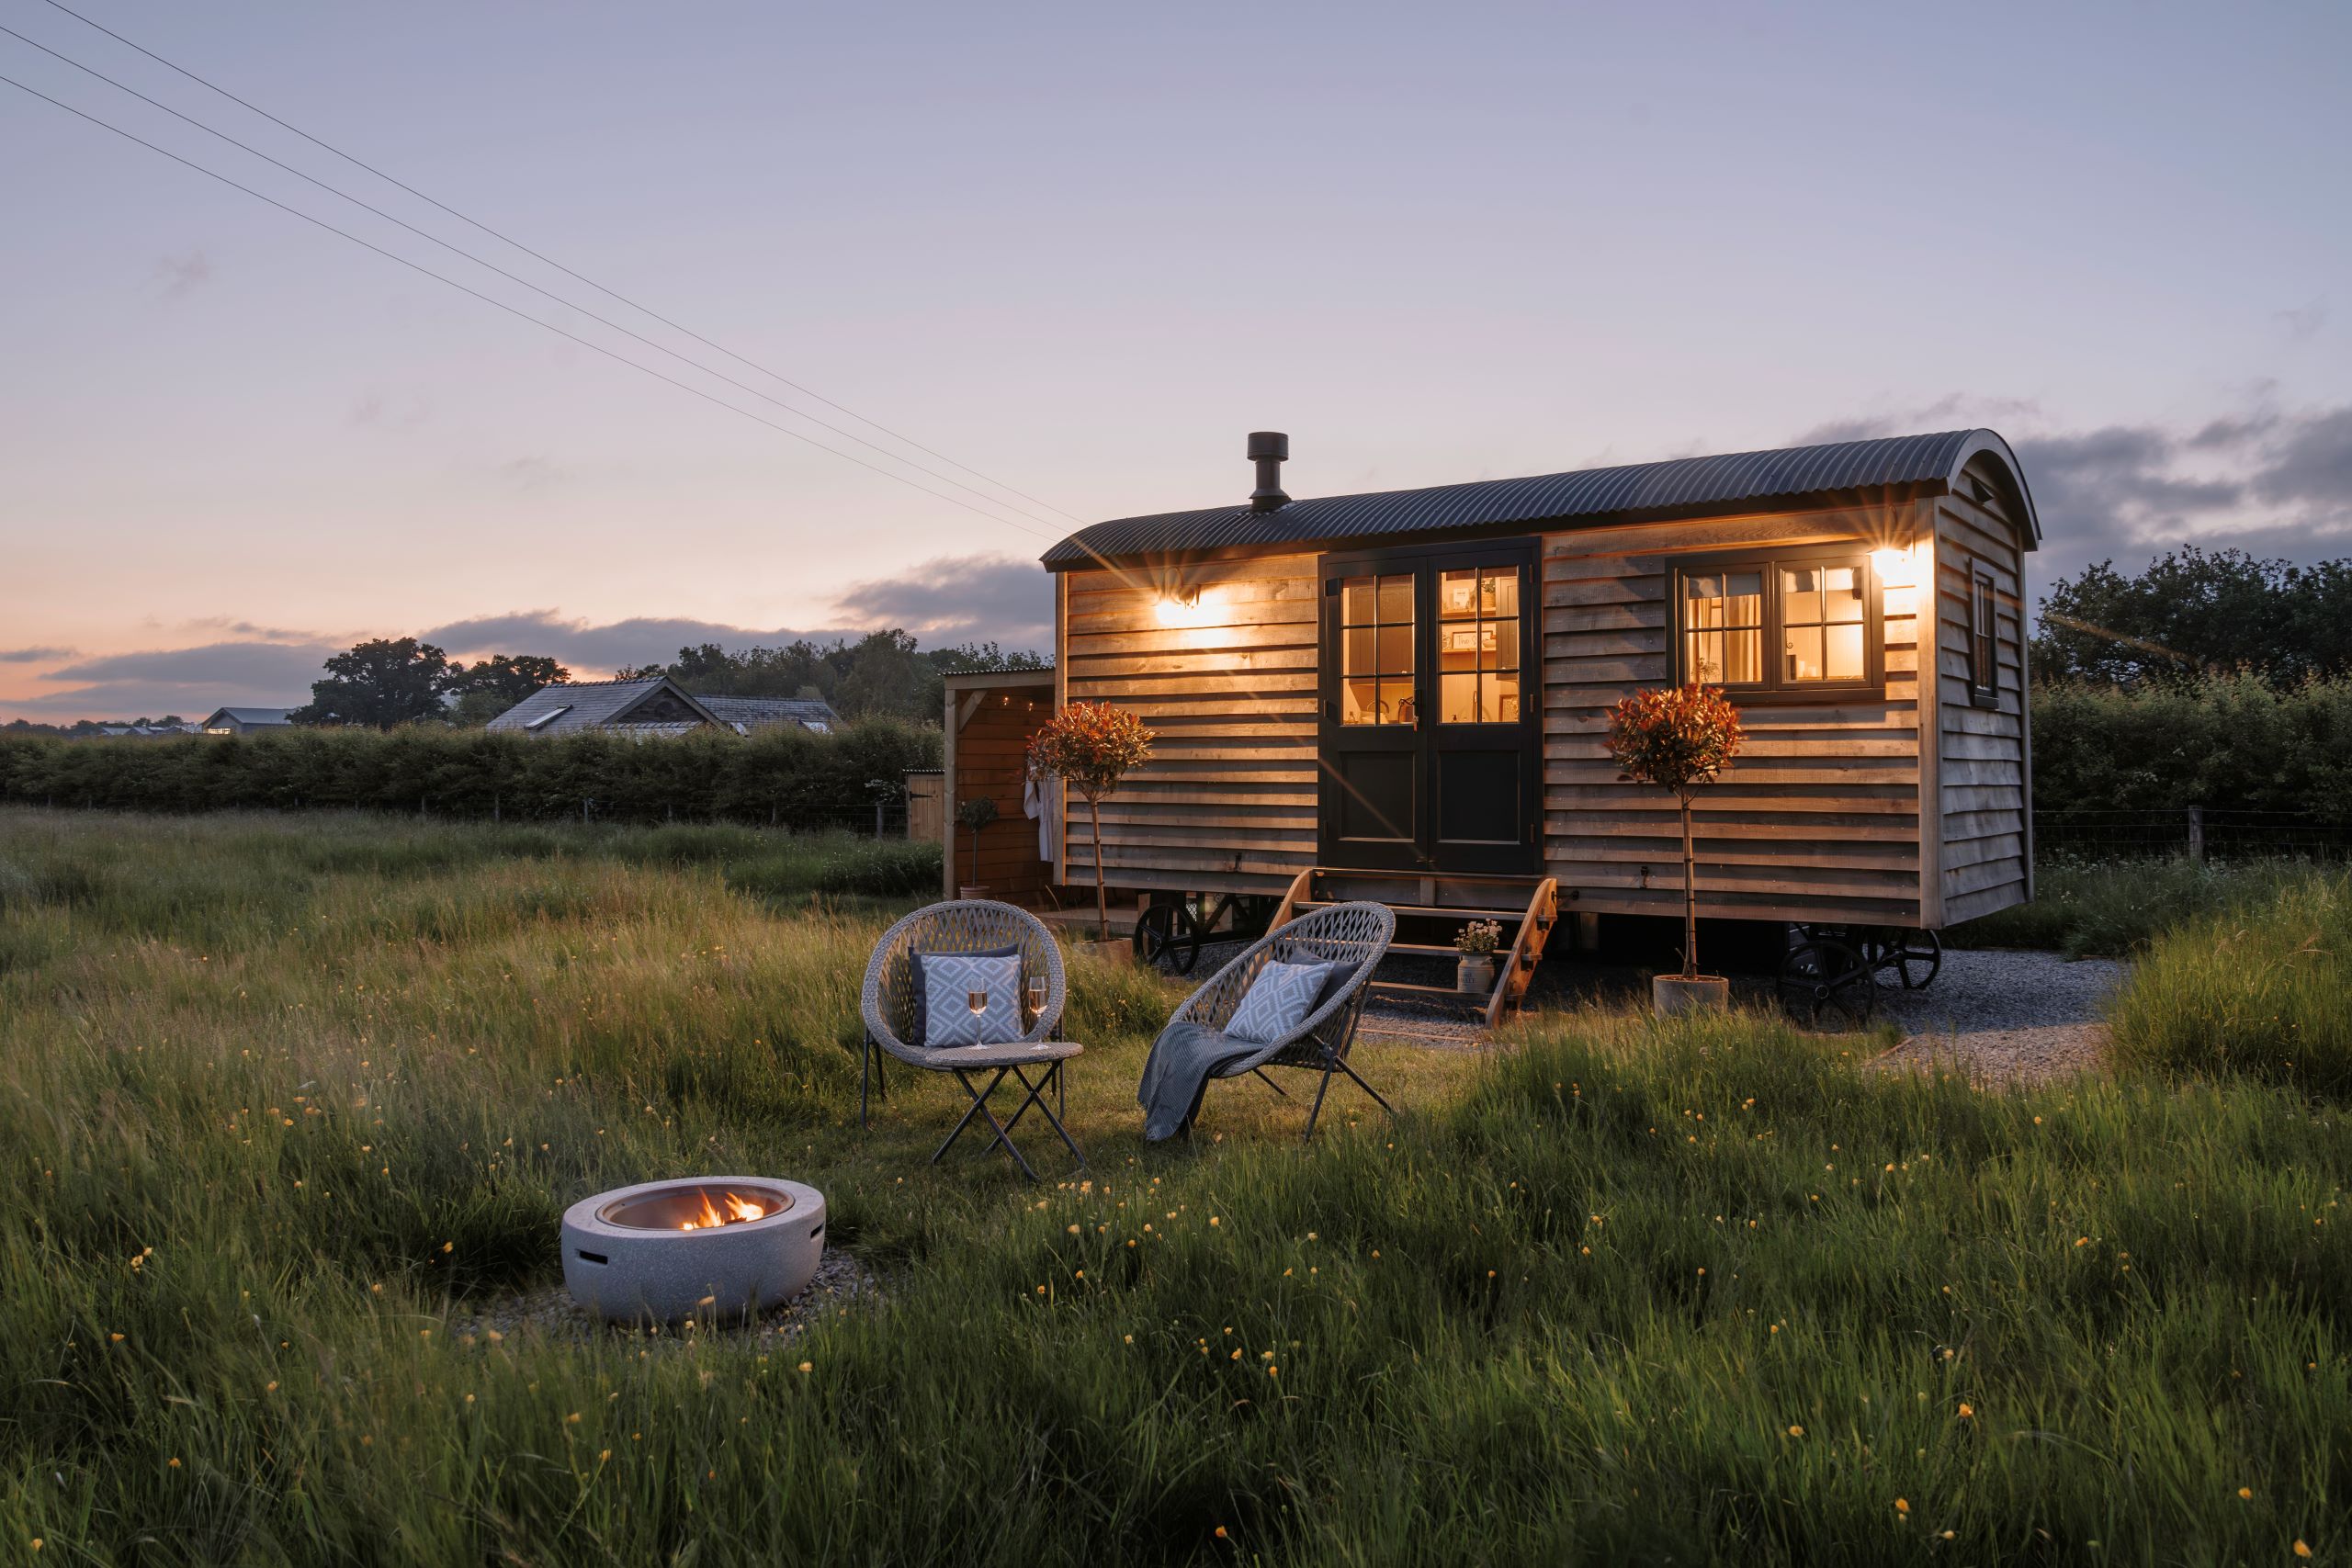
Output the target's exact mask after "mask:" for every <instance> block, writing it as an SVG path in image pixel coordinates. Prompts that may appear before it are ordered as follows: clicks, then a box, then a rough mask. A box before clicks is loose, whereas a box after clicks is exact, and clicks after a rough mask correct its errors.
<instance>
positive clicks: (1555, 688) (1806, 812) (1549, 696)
mask: <svg viewBox="0 0 2352 1568" xmlns="http://www.w3.org/2000/svg"><path fill="white" fill-rule="evenodd" d="M1925 537H1926V522H1925V517H1924V513H1923V509H1922V506H1921V505H1919V504H1914V503H1904V504H1902V505H1900V506H1897V507H1891V508H1880V509H1874V510H1872V511H1870V512H1811V513H1778V514H1759V515H1752V516H1743V517H1711V518H1705V519H1702V520H1698V521H1693V522H1681V523H1665V524H1653V525H1634V526H1624V527H1611V528H1596V529H1582V530H1578V531H1577V532H1574V533H1562V534H1555V535H1551V536H1547V537H1546V538H1545V540H1544V554H1543V563H1544V573H1543V582H1544V858H1545V868H1544V869H1545V870H1546V872H1547V873H1549V874H1551V875H1553V876H1555V877H1557V878H1558V879H1559V882H1560V886H1561V887H1562V889H1563V890H1564V892H1565V891H1566V890H1569V889H1574V890H1575V898H1574V902H1573V904H1572V905H1570V906H1569V907H1570V908H1575V909H1577V910H1580V911H1586V912H1599V913H1610V914H1647V915H1679V913H1680V912H1681V908H1682V847H1681V840H1680V829H1679V821H1678V818H1677V814H1676V811H1675V806H1674V801H1673V799H1672V797H1671V796H1670V795H1667V794H1666V792H1664V791H1662V790H1657V789H1653V788H1650V787H1648V786H1645V785H1641V784H1631V783H1625V782H1622V781H1621V780H1620V779H1619V776H1618V769H1617V766H1616V764H1615V763H1614V762H1612V761H1610V760H1609V756H1608V752H1607V750H1606V747H1605V745H1604V743H1603V737H1604V735H1605V733H1606V731H1607V729H1608V722H1609V709H1610V707H1611V705H1614V704H1615V703H1616V702H1617V700H1618V699H1619V698H1621V697H1623V696H1625V695H1627V694H1630V693H1632V692H1634V691H1636V690H1639V689H1642V688H1645V687H1657V686H1662V685H1665V684H1667V683H1668V682H1669V681H1671V680H1672V678H1673V661H1672V656H1671V651H1670V648H1669V642H1668V638H1669V637H1671V635H1672V629H1671V628H1672V618H1671V609H1670V606H1669V605H1668V584H1669V582H1670V581H1671V578H1670V576H1669V568H1670V565H1671V562H1672V560H1673V558H1674V557H1676V556H1677V555H1683V554H1691V553H1699V554H1714V553H1717V552H1724V551H1738V550H1747V549H1750V548H1756V549H1763V548H1780V547H1803V546H1808V545H1815V544H1832V543H1838V542H1843V541H1849V540H1850V541H1853V542H1854V543H1855V546H1856V552H1857V554H1864V553H1867V552H1868V551H1870V550H1871V549H1873V548H1876V547H1883V546H1886V545H1889V544H1907V545H1909V546H1910V547H1911V553H1912V555H1913V556H1914V558H1915V560H1916V562H1917V565H1916V567H1915V569H1914V571H1913V573H1912V575H1913V576H1914V578H1915V580H1916V581H1918V582H1922V583H1924V582H1925V581H1926V580H1927V574H1928V559H1929V552H1928V549H1927V548H1926V547H1925V545H1924V543H1922V542H1921V541H1923V540H1924V539H1925ZM1918 597H1919V591H1918V590H1917V589H1915V588H1905V587H1893V588H1886V589H1884V590H1883V592H1882V593H1881V599H1882V602H1883V606H1884V610H1885V613H1886V620H1885V641H1884V660H1885V662H1884V671H1885V686H1884V690H1883V694H1872V695H1870V696H1867V697H1860V696H1839V697H1836V698H1825V699H1824V700H1823V701H1822V702H1821V703H1820V704H1819V705H1803V706H1796V705H1770V706H1767V705H1749V706H1747V707H1746V708H1744V709H1743V711H1742V713H1741V723H1742V727H1743V728H1744V729H1745V730H1746V732H1747V744H1746V745H1745V747H1744V748H1743V749H1742V750H1741V752H1740V754H1739V759H1738V761H1737V762H1736V764H1735V765H1734V766H1733V768H1732V769H1731V770H1730V771H1729V772H1727V773H1725V774H1724V776H1723V777H1722V779H1720V780H1719V781H1718V782H1716V783H1715V784H1711V785H1708V786H1706V787H1705V788H1704V789H1702V791H1700V793H1699V795H1698V797H1697V801H1696V810H1695V813H1694V817H1695V828H1696V832H1695V840H1696V845H1697V854H1698V860H1699V862H1700V867H1699V886H1700V912H1701V913H1702V914H1705V915H1711V916H1716V917H1723V918H1731V919H1741V918H1747V919H1804V920H1818V921H1824V922H1829V921H1853V922H1861V923H1889V924H1899V925H1911V924H1914V923H1916V922H1917V920H1918V919H1919V918H1920V898H1919V867H1920V854H1921V846H1920V836H1919V835H1920V827H1921V818H1920V764H1919V739H1920V735H1919V682H1918V668H1919V660H1918V648H1917V626H1918V624H1919V623H1918V619H1917V613H1916V604H1917V598H1918Z"/></svg>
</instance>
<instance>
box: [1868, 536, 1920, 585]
mask: <svg viewBox="0 0 2352 1568" xmlns="http://www.w3.org/2000/svg"><path fill="white" fill-rule="evenodd" d="M1871 570H1873V571H1875V572H1877V573H1878V580H1879V583H1880V585H1881V586H1882V587H1886V588H1909V587H1912V586H1914V585H1915V578H1914V575H1913V568H1912V560H1911V552H1910V551H1909V550H1905V549H1896V548H1894V547H1892V546H1889V547H1887V548H1884V549H1878V550H1872V551H1871Z"/></svg>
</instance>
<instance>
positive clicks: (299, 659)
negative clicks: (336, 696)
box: [40, 642, 340, 694]
mask: <svg viewBox="0 0 2352 1568" xmlns="http://www.w3.org/2000/svg"><path fill="white" fill-rule="evenodd" d="M338 651H340V650H339V649H334V648H332V647H329V646H327V645H325V644H311V645H309V646H304V645H302V644H299V643H287V642H210V643H204V644H200V645H199V646H198V647H195V648H159V649H141V650H140V651H138V652H134V653H108V654H102V655H100V656H98V657H97V658H95V659H85V660H81V661H80V662H79V663H75V664H62V665H59V666H58V667H57V668H55V669H53V670H44V671H41V673H40V679H41V680H43V681H46V682H60V683H63V682H73V683H75V684H80V685H95V684H110V683H114V682H146V683H148V684H153V685H168V686H183V687H187V688H190V689H196V688H203V689H205V690H210V689H211V688H213V687H216V686H222V685H230V686H237V687H241V688H247V689H252V688H265V687H266V688H272V689H275V690H278V691H281V692H285V693H288V694H306V693H308V692H309V691H310V689H311V682H313V681H315V680H317V679H318V678H319V675H320V672H321V666H322V664H323V663H324V662H325V661H326V659H327V656H328V655H329V654H332V653H335V652H338Z"/></svg>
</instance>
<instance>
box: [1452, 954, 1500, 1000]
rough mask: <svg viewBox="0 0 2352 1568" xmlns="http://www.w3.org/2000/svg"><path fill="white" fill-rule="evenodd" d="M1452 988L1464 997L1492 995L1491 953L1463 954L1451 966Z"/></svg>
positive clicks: (1493, 970)
mask: <svg viewBox="0 0 2352 1568" xmlns="http://www.w3.org/2000/svg"><path fill="white" fill-rule="evenodd" d="M1453 988H1454V989H1455V990H1457V991H1460V992H1462V993H1463V994H1464V995H1465V996H1473V997H1485V996H1491V995H1493V994H1494V989H1495V955H1494V954H1493V953H1476V954H1473V953H1464V955H1463V956H1462V957H1461V959H1460V960H1458V961H1457V962H1456V963H1455V964H1454V965H1453Z"/></svg>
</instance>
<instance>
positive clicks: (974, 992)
mask: <svg viewBox="0 0 2352 1568" xmlns="http://www.w3.org/2000/svg"><path fill="white" fill-rule="evenodd" d="M964 1005H965V1006H966V1007H967V1008H969V1009H970V1010H971V1012H972V1016H973V1017H974V1018H978V1017H979V1016H980V1015H981V1014H982V1013H984V1012H986V1011H988V1010H989V994H988V991H987V989H986V988H985V987H974V988H973V989H971V990H968V991H967V992H965V993H964Z"/></svg>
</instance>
